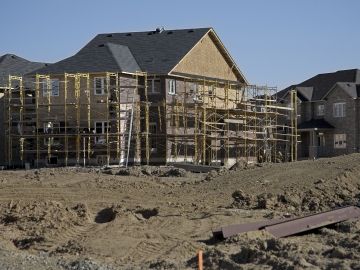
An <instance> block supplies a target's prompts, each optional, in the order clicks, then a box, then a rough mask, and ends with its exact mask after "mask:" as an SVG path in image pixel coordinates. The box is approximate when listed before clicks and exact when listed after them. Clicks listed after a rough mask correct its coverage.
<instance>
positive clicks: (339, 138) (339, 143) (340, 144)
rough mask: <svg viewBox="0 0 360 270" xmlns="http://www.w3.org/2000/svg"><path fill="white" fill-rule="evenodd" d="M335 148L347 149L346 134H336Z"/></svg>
mask: <svg viewBox="0 0 360 270" xmlns="http://www.w3.org/2000/svg"><path fill="white" fill-rule="evenodd" d="M334 148H346V134H334Z"/></svg>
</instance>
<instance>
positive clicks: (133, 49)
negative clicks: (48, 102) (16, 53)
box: [38, 28, 211, 74]
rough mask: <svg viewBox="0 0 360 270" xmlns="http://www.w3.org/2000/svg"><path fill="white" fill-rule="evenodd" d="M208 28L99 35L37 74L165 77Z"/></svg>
mask: <svg viewBox="0 0 360 270" xmlns="http://www.w3.org/2000/svg"><path fill="white" fill-rule="evenodd" d="M210 29H211V28H197V29H182V30H165V31H161V32H157V31H147V32H132V33H110V34H99V35H97V36H96V37H95V38H94V39H92V40H91V41H90V42H89V43H88V44H87V45H86V46H85V47H84V48H82V49H81V50H80V51H79V52H78V53H77V54H75V55H74V56H72V57H69V58H67V59H64V60H62V61H59V62H57V63H55V64H52V65H50V66H48V67H45V68H43V69H40V70H38V72H39V73H44V74H51V73H52V74H60V73H64V72H103V71H123V72H134V71H140V70H141V71H146V72H148V73H154V74H168V73H169V72H170V71H171V70H172V69H173V68H174V66H175V65H176V64H177V63H178V62H179V61H180V60H181V59H182V58H183V57H184V56H185V54H186V53H188V52H189V51H190V49H191V48H192V47H194V45H195V44H196V43H197V42H198V41H199V40H200V39H201V38H202V37H203V36H204V35H205V34H206V33H207V32H208V31H209V30H210Z"/></svg>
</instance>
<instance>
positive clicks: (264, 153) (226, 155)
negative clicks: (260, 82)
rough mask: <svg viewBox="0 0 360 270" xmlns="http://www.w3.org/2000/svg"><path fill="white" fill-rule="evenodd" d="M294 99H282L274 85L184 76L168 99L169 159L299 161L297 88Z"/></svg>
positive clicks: (227, 163) (208, 162)
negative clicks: (297, 159) (285, 102)
mask: <svg viewBox="0 0 360 270" xmlns="http://www.w3.org/2000/svg"><path fill="white" fill-rule="evenodd" d="M179 88H180V89H179ZM291 100H292V101H291V104H290V107H288V106H284V105H282V104H280V103H279V99H278V97H277V89H276V88H274V87H268V86H254V85H241V84H238V83H231V82H223V81H222V82H221V81H216V80H204V79H202V80H200V79H188V80H184V81H183V82H182V84H181V85H179V87H178V89H177V93H176V96H172V97H170V98H168V99H167V100H166V108H167V113H166V115H167V117H168V121H167V122H168V123H169V126H170V127H169V129H168V132H167V134H166V136H167V153H168V155H167V161H168V162H192V163H195V164H203V165H219V164H221V165H225V166H231V165H233V164H234V163H236V162H239V161H240V160H243V161H245V162H282V161H289V160H291V161H295V160H296V156H297V153H296V149H297V148H296V144H297V131H296V130H297V129H296V126H297V123H296V109H294V108H296V93H293V94H292V99H291ZM180 115H181V116H182V118H183V122H181V121H179V120H178V119H179V117H180ZM288 117H290V118H291V122H289V123H287V122H288V121H286V120H284V119H287V118H288ZM173 119H174V120H173Z"/></svg>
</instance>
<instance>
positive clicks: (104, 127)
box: [94, 121, 109, 144]
mask: <svg viewBox="0 0 360 270" xmlns="http://www.w3.org/2000/svg"><path fill="white" fill-rule="evenodd" d="M107 131H109V128H108V123H107V122H106V121H101V122H95V130H94V133H95V134H100V136H96V137H95V143H102V144H104V143H106V138H105V134H106V132H107Z"/></svg>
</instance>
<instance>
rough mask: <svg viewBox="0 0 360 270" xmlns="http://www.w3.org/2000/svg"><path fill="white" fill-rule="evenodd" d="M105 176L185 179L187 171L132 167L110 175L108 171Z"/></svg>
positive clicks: (166, 167)
mask: <svg viewBox="0 0 360 270" xmlns="http://www.w3.org/2000/svg"><path fill="white" fill-rule="evenodd" d="M105 172H106V174H115V175H125V176H137V177H141V176H159V177H186V176H187V175H188V173H187V171H186V170H184V169H181V168H175V167H171V166H160V167H159V166H133V167H128V168H121V169H119V170H118V171H117V172H116V173H113V172H112V171H111V173H110V172H109V170H106V171H105Z"/></svg>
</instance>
